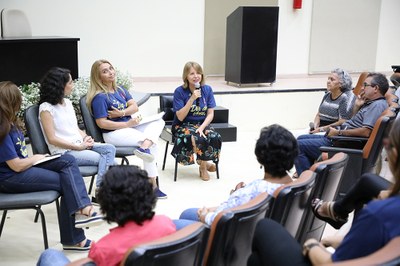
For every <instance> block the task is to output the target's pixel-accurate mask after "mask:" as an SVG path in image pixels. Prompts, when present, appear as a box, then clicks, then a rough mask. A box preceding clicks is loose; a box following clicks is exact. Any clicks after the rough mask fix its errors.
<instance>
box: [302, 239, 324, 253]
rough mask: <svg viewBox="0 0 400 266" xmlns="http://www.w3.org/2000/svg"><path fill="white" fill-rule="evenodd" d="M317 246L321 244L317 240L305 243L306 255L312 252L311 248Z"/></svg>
mask: <svg viewBox="0 0 400 266" xmlns="http://www.w3.org/2000/svg"><path fill="white" fill-rule="evenodd" d="M315 246H320V244H319V243H317V242H313V243H310V244H306V245H304V247H303V248H304V250H305V253H304V256H308V253H310V250H311V249H312V248H313V247H315Z"/></svg>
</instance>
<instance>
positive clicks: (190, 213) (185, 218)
mask: <svg viewBox="0 0 400 266" xmlns="http://www.w3.org/2000/svg"><path fill="white" fill-rule="evenodd" d="M197 210H198V208H190V209H187V210H184V211H183V212H182V213H181V215H180V216H179V219H178V220H173V222H174V224H175V226H176V230H179V229H182V228H183V227H185V226H187V225H189V224H192V223H194V222H200V220H199V217H198V215H197Z"/></svg>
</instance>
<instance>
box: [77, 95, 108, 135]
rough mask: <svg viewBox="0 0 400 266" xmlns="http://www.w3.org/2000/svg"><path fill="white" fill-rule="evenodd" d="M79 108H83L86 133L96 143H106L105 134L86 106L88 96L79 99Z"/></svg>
mask: <svg viewBox="0 0 400 266" xmlns="http://www.w3.org/2000/svg"><path fill="white" fill-rule="evenodd" d="M79 107H80V108H81V114H82V120H83V123H84V124H85V130H86V133H87V134H88V135H90V136H92V138H93V139H94V140H95V141H96V142H104V139H103V134H102V133H101V130H100V128H99V127H98V126H97V124H96V120H95V119H94V117H93V116H92V114H91V113H90V111H89V108H88V107H87V105H86V95H84V96H82V97H81V98H80V99H79Z"/></svg>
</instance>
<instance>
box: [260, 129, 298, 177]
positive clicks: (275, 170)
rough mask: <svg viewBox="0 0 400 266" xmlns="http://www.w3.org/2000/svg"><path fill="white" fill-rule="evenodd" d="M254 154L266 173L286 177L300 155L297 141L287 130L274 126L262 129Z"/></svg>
mask: <svg viewBox="0 0 400 266" xmlns="http://www.w3.org/2000/svg"><path fill="white" fill-rule="evenodd" d="M254 153H255V154H256V156H257V161H258V162H259V163H260V164H262V165H263V166H264V171H265V172H266V173H269V174H271V175H272V176H276V177H284V176H285V175H287V171H289V170H290V169H292V167H293V164H294V160H295V158H296V157H297V155H298V147H297V141H296V138H295V137H294V136H293V134H292V133H290V132H289V131H288V130H287V129H286V128H284V127H282V126H280V125H277V124H274V125H271V126H268V127H264V128H263V129H261V133H260V137H259V139H258V140H257V143H256V148H255V150H254Z"/></svg>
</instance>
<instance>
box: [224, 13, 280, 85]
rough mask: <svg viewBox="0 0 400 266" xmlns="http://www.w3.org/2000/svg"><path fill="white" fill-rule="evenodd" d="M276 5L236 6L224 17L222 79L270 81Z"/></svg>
mask: <svg viewBox="0 0 400 266" xmlns="http://www.w3.org/2000/svg"><path fill="white" fill-rule="evenodd" d="M278 12H279V7H238V8H237V9H236V10H235V11H234V12H232V14H230V15H229V16H228V18H227V23H226V58H225V81H227V82H234V83H237V84H246V83H247V84H249V83H273V82H274V81H275V79H276V52H277V39H278Z"/></svg>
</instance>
